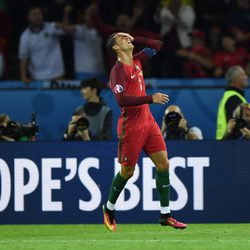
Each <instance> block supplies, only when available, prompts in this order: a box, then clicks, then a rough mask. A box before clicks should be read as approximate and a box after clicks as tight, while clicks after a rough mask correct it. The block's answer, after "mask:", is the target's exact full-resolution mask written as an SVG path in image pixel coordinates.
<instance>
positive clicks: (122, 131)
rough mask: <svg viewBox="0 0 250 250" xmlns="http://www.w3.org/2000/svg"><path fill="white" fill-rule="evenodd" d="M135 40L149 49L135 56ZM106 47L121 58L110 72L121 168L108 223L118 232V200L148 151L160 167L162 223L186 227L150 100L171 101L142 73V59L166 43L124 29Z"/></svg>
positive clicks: (106, 207) (108, 205) (112, 190)
mask: <svg viewBox="0 0 250 250" xmlns="http://www.w3.org/2000/svg"><path fill="white" fill-rule="evenodd" d="M133 43H137V44H140V45H144V46H145V48H144V49H143V50H142V51H140V52H139V53H137V54H135V55H133V49H134V45H133ZM106 46H107V48H108V49H109V50H111V51H112V52H113V53H114V54H115V55H116V57H117V62H116V64H115V65H114V66H113V68H112V70H111V73H110V82H109V84H110V88H111V89H112V92H113V93H114V95H115V97H116V100H117V102H118V105H119V106H120V107H121V115H120V118H119V120H118V127H117V133H118V138H119V144H118V158H119V162H120V164H121V171H120V172H119V173H118V174H117V175H116V176H115V178H114V179H113V182H112V185H111V188H110V193H109V198H108V201H107V203H105V204H104V205H103V215H104V224H105V225H106V227H107V228H108V229H109V230H110V231H113V232H114V231H116V220H115V216H114V212H115V203H116V201H117V199H118V197H119V195H120V193H121V191H122V190H123V188H124V187H125V185H126V183H127V181H128V179H129V178H130V177H131V176H132V175H133V173H134V170H135V165H136V163H137V160H138V158H139V155H140V152H141V151H142V150H144V151H145V152H146V154H147V155H148V156H149V157H150V158H151V160H152V161H153V163H154V164H155V166H156V187H157V191H158V193H159V196H160V204H161V214H160V220H159V222H160V224H161V225H163V226H171V227H174V228H181V229H184V228H186V227H187V225H186V224H184V223H181V222H178V221H177V220H176V219H174V218H173V217H172V216H171V214H170V209H169V189H170V183H169V162H168V156H167V151H166V145H165V143H164V139H163V137H162V134H161V131H160V129H159V127H158V125H157V123H156V121H155V120H154V118H153V115H152V114H151V112H150V110H149V106H148V104H149V103H153V104H157V103H160V104H165V103H167V102H168V100H169V99H168V95H166V94H162V93H155V94H153V95H152V96H147V95H146V89H145V84H144V79H143V73H142V64H141V62H145V61H146V60H147V59H148V58H150V57H152V56H154V55H155V54H156V52H158V51H159V50H160V48H161V47H162V42H161V41H158V40H153V39H149V38H142V37H135V38H134V37H132V36H131V35H129V34H128V33H121V32H120V33H115V34H113V35H111V36H110V37H109V38H108V40H107V43H106Z"/></svg>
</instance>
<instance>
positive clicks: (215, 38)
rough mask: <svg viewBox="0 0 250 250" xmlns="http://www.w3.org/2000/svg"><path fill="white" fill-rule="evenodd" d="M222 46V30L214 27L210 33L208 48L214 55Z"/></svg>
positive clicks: (216, 26)
mask: <svg viewBox="0 0 250 250" xmlns="http://www.w3.org/2000/svg"><path fill="white" fill-rule="evenodd" d="M221 45H222V29H221V27H220V26H218V25H214V26H212V27H211V28H210V29H209V32H208V47H209V49H210V50H211V52H212V53H213V54H215V53H216V52H218V51H219V50H220V49H221Z"/></svg>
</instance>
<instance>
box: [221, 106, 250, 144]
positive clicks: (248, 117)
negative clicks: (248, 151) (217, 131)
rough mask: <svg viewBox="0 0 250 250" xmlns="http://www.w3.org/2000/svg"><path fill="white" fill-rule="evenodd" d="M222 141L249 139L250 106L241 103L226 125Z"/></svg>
mask: <svg viewBox="0 0 250 250" xmlns="http://www.w3.org/2000/svg"><path fill="white" fill-rule="evenodd" d="M222 139H224V140H227V139H228V140H230V139H235V140H246V139H247V140H249V139H250V104H248V103H242V104H240V105H238V107H237V108H236V109H235V111H234V112H233V119H230V120H229V121H228V123H227V131H226V133H225V135H224V136H223V138H222Z"/></svg>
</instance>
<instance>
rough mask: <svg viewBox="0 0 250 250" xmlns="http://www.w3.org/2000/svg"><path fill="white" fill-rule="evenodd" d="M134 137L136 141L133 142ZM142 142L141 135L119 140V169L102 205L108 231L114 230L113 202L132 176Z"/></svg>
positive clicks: (114, 202)
mask: <svg viewBox="0 0 250 250" xmlns="http://www.w3.org/2000/svg"><path fill="white" fill-rule="evenodd" d="M135 138H136V140H137V141H136V143H135V141H134V140H135ZM143 144H144V137H143V136H136V137H135V135H133V134H132V135H129V136H125V137H123V138H122V139H120V140H119V144H118V158H119V162H120V163H121V170H120V172H118V173H117V175H116V176H115V177H114V179H113V181H112V184H111V187H110V192H109V198H108V201H107V203H105V204H104V205H103V213H104V224H105V225H106V227H107V228H108V229H109V230H110V231H115V230H116V221H115V216H114V212H115V204H116V201H117V199H118V197H119V195H120V193H121V192H122V190H123V189H124V187H125V185H126V183H127V181H128V180H129V178H130V177H132V176H133V173H134V170H135V165H136V163H137V160H138V157H139V155H140V152H141V150H142V147H143Z"/></svg>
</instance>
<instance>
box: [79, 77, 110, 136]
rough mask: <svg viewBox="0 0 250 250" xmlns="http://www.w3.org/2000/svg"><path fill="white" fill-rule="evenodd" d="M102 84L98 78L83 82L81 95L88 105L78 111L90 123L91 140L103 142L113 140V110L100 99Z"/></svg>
mask: <svg viewBox="0 0 250 250" xmlns="http://www.w3.org/2000/svg"><path fill="white" fill-rule="evenodd" d="M101 89H102V83H101V82H100V81H99V80H98V79H97V78H90V79H86V80H83V81H82V82H81V94H82V96H83V98H84V99H85V100H86V103H85V104H83V105H81V106H80V107H78V108H77V109H76V112H78V114H79V113H80V114H82V116H84V117H85V118H86V119H87V120H88V122H89V126H88V130H87V131H88V134H89V137H90V140H92V141H101V140H111V139H112V126H113V118H112V115H113V113H112V110H111V109H110V108H109V107H108V106H107V105H106V104H105V103H104V101H103V100H102V99H101V97H100V93H101Z"/></svg>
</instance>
